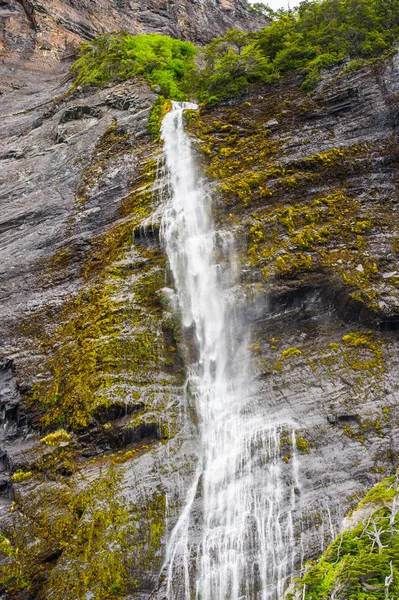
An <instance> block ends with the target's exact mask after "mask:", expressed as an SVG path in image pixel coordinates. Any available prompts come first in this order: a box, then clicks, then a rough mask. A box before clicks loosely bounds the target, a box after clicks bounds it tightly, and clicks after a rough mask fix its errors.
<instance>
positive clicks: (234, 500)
mask: <svg viewBox="0 0 399 600" xmlns="http://www.w3.org/2000/svg"><path fill="white" fill-rule="evenodd" d="M187 108H191V109H192V108H195V105H191V104H187V103H174V104H173V107H172V110H171V111H170V112H169V113H168V114H167V115H166V116H165V118H164V121H163V124H162V139H163V168H162V170H161V173H160V176H159V177H160V181H159V188H160V189H161V190H163V215H162V226H161V235H162V240H163V244H164V247H165V249H166V253H167V257H168V261H169V265H170V269H171V271H172V274H173V278H174V284H175V289H176V293H177V296H178V302H179V306H180V311H181V318H182V323H183V327H185V328H190V327H191V328H192V330H193V331H195V338H196V346H197V359H196V360H195V361H193V364H191V365H188V367H187V368H188V384H189V385H188V388H189V390H190V395H191V398H192V400H193V402H194V404H195V409H196V413H197V415H198V422H199V434H200V455H199V460H198V467H197V471H196V473H195V476H194V478H193V481H192V484H191V487H190V489H189V490H188V491H187V496H186V503H185V506H184V508H183V510H182V512H181V514H180V518H179V520H178V522H177V524H176V526H175V528H174V530H173V532H172V534H171V536H170V539H169V543H168V548H167V556H166V560H165V573H166V580H167V592H166V595H167V598H168V600H183V599H184V600H188V599H190V600H192V599H193V598H197V599H198V600H227V599H229V600H244V599H251V600H277V599H279V598H281V597H282V595H283V591H284V588H285V585H286V583H287V579H288V578H289V576H290V575H291V574H292V572H293V564H294V560H295V555H294V551H293V548H294V531H293V523H292V510H293V508H294V506H295V502H296V495H295V490H296V488H298V487H299V483H298V465H297V460H296V452H295V450H296V448H295V424H294V423H290V422H288V423H287V422H284V423H283V422H281V421H279V420H278V419H276V418H274V417H273V416H271V415H269V414H268V409H267V402H266V401H263V402H260V401H259V395H256V390H254V389H253V384H250V383H249V382H250V380H251V376H250V368H249V350H248V346H249V331H248V330H247V327H245V325H244V324H243V323H240V320H239V319H238V318H237V315H236V312H235V310H234V303H233V301H232V300H231V298H232V297H233V294H232V293H231V291H232V288H233V286H234V283H235V278H236V274H237V265H236V259H235V251H234V240H233V239H232V235H231V233H230V234H223V233H222V232H220V231H217V230H216V229H215V225H214V222H213V218H212V213H211V197H210V194H209V190H208V187H207V184H206V181H205V180H204V178H203V177H202V175H201V173H200V171H199V169H198V167H197V165H196V160H195V154H194V152H193V150H192V145H191V142H190V139H189V137H188V135H187V134H186V132H185V130H184V119H183V112H184V110H185V109H187ZM287 430H288V432H289V435H290V440H291V443H292V455H293V458H292V460H291V461H290V463H291V465H290V469H291V474H290V484H289V485H288V486H287V483H286V482H285V481H284V480H283V476H282V457H281V450H280V445H281V444H280V442H281V434H282V432H283V431H284V435H287ZM296 491H297V490H296Z"/></svg>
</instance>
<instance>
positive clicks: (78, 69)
mask: <svg viewBox="0 0 399 600" xmlns="http://www.w3.org/2000/svg"><path fill="white" fill-rule="evenodd" d="M195 54H196V50H195V47H194V45H193V44H191V43H190V42H183V41H181V40H175V39H173V38H171V37H169V36H167V35H158V34H156V33H151V34H148V35H135V36H133V35H129V34H128V33H125V32H121V33H113V34H105V35H101V36H100V37H98V38H97V39H95V40H94V41H92V42H85V43H83V44H82V46H81V56H80V58H79V59H78V60H77V61H76V62H75V64H74V65H73V66H72V72H74V73H75V74H76V80H75V86H76V85H99V84H104V83H107V82H108V81H111V80H118V79H119V80H125V79H130V78H131V77H136V76H142V77H145V79H146V80H147V81H148V82H149V84H150V85H152V86H155V87H156V88H157V89H158V90H159V92H160V93H161V94H163V95H164V96H165V97H167V98H171V99H173V100H185V99H186V97H187V96H186V94H185V93H184V92H183V91H182V88H181V81H182V79H183V77H184V74H185V72H186V70H187V68H189V67H190V66H193V64H194V56H195Z"/></svg>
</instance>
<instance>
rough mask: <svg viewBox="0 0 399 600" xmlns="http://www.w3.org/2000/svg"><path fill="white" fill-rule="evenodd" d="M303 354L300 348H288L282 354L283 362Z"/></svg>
mask: <svg viewBox="0 0 399 600" xmlns="http://www.w3.org/2000/svg"><path fill="white" fill-rule="evenodd" d="M301 354H302V352H301V351H300V350H299V348H287V349H286V350H283V351H282V353H281V360H286V359H287V358H291V357H292V356H300V355H301Z"/></svg>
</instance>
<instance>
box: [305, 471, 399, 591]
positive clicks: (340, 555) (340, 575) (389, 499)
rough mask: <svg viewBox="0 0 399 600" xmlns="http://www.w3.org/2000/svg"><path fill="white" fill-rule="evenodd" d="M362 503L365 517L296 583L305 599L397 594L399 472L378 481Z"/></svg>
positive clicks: (343, 535) (398, 578)
mask: <svg viewBox="0 0 399 600" xmlns="http://www.w3.org/2000/svg"><path fill="white" fill-rule="evenodd" d="M359 509H361V510H362V513H361V515H362V521H361V522H359V523H357V522H356V524H355V526H354V527H353V528H352V529H347V530H346V531H345V532H344V533H343V534H341V535H340V536H338V538H337V539H336V540H335V541H334V542H333V543H332V544H331V545H330V546H329V547H328V548H327V550H326V552H325V553H324V554H323V555H322V557H321V558H320V560H319V561H318V562H317V564H315V565H313V566H311V567H310V569H309V570H308V571H307V572H306V574H305V576H304V577H303V578H302V580H301V581H300V582H299V583H298V588H299V590H301V592H300V597H301V598H303V599H304V600H326V599H328V598H333V597H334V598H335V597H337V598H346V599H348V600H377V599H378V600H391V599H393V598H398V597H399V529H398V525H399V488H398V479H397V477H395V476H393V477H389V478H387V479H384V480H383V481H382V482H381V483H380V484H378V485H377V486H375V487H374V488H373V489H372V490H371V491H370V492H369V493H368V494H367V496H366V497H365V499H364V500H363V501H362V502H361V503H360V505H359ZM363 511H364V513H363Z"/></svg>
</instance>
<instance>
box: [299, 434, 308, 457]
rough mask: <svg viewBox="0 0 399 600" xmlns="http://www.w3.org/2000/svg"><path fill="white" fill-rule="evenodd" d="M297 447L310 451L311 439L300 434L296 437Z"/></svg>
mask: <svg viewBox="0 0 399 600" xmlns="http://www.w3.org/2000/svg"><path fill="white" fill-rule="evenodd" d="M296 447H297V448H298V450H299V452H304V453H307V454H308V453H309V441H308V440H307V439H305V438H304V437H302V436H300V435H299V436H297V438H296Z"/></svg>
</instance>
